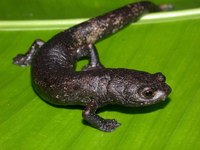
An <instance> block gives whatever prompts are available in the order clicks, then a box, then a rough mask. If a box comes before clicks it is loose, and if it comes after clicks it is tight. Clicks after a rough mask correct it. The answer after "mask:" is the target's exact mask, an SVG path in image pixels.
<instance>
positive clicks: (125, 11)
mask: <svg viewBox="0 0 200 150" xmlns="http://www.w3.org/2000/svg"><path fill="white" fill-rule="evenodd" d="M170 8H171V5H160V6H157V5H155V4H153V3H152V2H147V1H143V2H138V3H132V4H129V5H126V6H124V7H121V8H119V9H117V10H114V11H112V12H109V13H106V14H104V15H101V16H98V17H96V18H92V19H90V20H88V21H86V22H83V23H81V24H78V25H76V26H74V27H72V28H69V29H67V30H65V31H63V32H60V33H58V34H57V35H55V36H54V37H52V38H51V39H50V40H49V41H47V42H44V41H42V40H39V39H38V40H35V41H34V42H33V44H32V45H31V47H30V48H29V50H28V52H27V53H25V54H19V55H17V56H16V57H15V58H14V59H13V63H14V64H17V65H19V66H27V65H30V66H31V78H32V85H33V87H34V89H35V91H36V92H37V94H38V95H39V96H40V97H41V98H42V99H44V100H45V101H47V102H48V103H51V104H54V105H62V106H65V105H83V106H85V109H84V110H83V113H82V116H83V118H84V119H85V120H86V121H87V122H88V123H90V124H91V125H92V126H93V127H95V128H97V129H99V130H102V131H106V132H111V131H113V130H114V129H115V128H116V127H118V126H119V125H120V124H119V123H118V122H117V121H116V120H115V119H104V118H102V117H100V116H99V115H97V114H96V110H97V109H98V108H100V107H103V106H105V105H108V104H117V105H122V106H128V107H140V106H146V105H152V104H155V103H157V102H160V101H164V100H165V99H166V97H167V96H168V95H169V93H170V92H171V88H170V87H169V86H168V85H167V84H166V83H165V76H164V75H163V74H162V73H155V74H150V73H147V72H143V71H136V70H129V69H122V68H117V69H113V68H105V67H104V66H103V65H102V64H101V63H100V61H99V58H98V53H97V50H96V48H95V45H94V44H95V43H96V42H97V41H98V40H100V39H102V38H104V37H106V36H108V35H110V34H112V33H115V32H116V31H118V30H119V29H121V28H123V27H124V26H126V25H127V24H129V23H131V22H135V21H137V20H138V19H139V18H140V17H141V16H142V15H143V14H146V13H148V12H155V11H164V10H168V9H170ZM82 57H87V58H88V60H89V63H88V64H87V65H86V66H85V67H84V68H83V69H82V71H76V70H75V65H76V62H77V61H78V60H79V59H80V58H82Z"/></svg>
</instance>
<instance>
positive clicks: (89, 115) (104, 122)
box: [82, 100, 120, 132]
mask: <svg viewBox="0 0 200 150" xmlns="http://www.w3.org/2000/svg"><path fill="white" fill-rule="evenodd" d="M97 108H98V104H97V103H96V102H95V101H94V100H92V101H91V102H90V103H89V104H88V105H87V106H86V108H85V110H84V111H83V113H82V116H83V118H84V119H85V120H86V121H87V122H89V123H90V124H91V125H92V126H93V127H95V128H97V129H99V130H102V131H105V132H112V131H113V130H114V129H115V128H117V127H118V126H120V124H119V123H118V122H117V121H116V120H115V119H103V118H101V117H100V116H98V115H97V114H96V113H95V112H96V110H97Z"/></svg>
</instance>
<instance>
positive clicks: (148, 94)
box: [141, 87, 154, 99]
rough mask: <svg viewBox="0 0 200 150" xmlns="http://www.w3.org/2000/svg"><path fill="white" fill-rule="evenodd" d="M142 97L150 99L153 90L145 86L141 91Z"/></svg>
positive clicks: (152, 95)
mask: <svg viewBox="0 0 200 150" xmlns="http://www.w3.org/2000/svg"><path fill="white" fill-rule="evenodd" d="M141 95H142V97H144V98H146V99H150V98H153V97H154V90H153V89H151V88H149V87H146V88H144V89H143V90H142V92H141Z"/></svg>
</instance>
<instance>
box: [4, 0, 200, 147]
mask: <svg viewBox="0 0 200 150" xmlns="http://www.w3.org/2000/svg"><path fill="white" fill-rule="evenodd" d="M130 2H132V1H130V0H123V1H118V0H111V1H106V0H93V1H89V0H82V1H80V0H74V1H71V0H68V1H67V0H59V1H53V0H42V1H39V0H37V1H36V0H35V1H28V0H15V1H14V0H7V1H1V2H0V20H1V21H0V62H1V66H0V96H1V99H0V149H2V150H11V149H14V150H22V149H26V150H31V149H48V150H49V149H52V150H54V149H63V150H66V149H70V150H77V149H80V150H86V149H87V150H88V149H89V150H90V149H92V150H93V149H95V150H101V149H105V150H107V149H108V150H112V149H120V150H121V149H122V150H127V149H133V150H142V149H148V150H151V149H153V150H157V149H158V150H160V149H167V150H172V149H173V150H177V149H186V150H189V149H193V150H198V149H200V140H199V139H200V119H199V114H200V80H199V79H200V42H199V41H200V9H194V8H199V7H200V1H199V0H191V1H188V0H187V1H186V0H184V1H183V0H182V1H181V0H176V1H172V0H169V1H166V0H165V1H162V3H172V4H174V5H175V10H174V11H172V12H171V13H173V14H176V15H177V14H181V16H179V17H174V18H166V19H162V18H158V19H150V20H145V19H142V20H140V21H139V22H138V23H135V24H132V25H130V26H128V27H127V28H125V29H124V30H122V31H120V32H118V33H117V34H115V35H113V36H111V37H109V38H107V39H105V40H103V41H101V42H99V43H97V45H96V46H97V48H98V51H99V55H100V59H101V61H102V63H103V64H104V65H105V66H106V67H113V68H117V67H123V68H129V69H138V70H145V71H148V72H151V73H155V72H158V71H161V72H162V73H163V74H165V75H166V77H167V83H169V84H170V86H171V87H172V89H173V91H172V93H171V94H170V96H169V99H167V101H166V102H163V103H160V104H157V105H154V106H149V107H143V108H125V107H119V106H108V107H105V108H103V109H101V110H100V115H101V116H102V117H104V118H115V119H117V120H118V121H119V122H120V123H121V124H122V125H121V126H120V127H119V128H117V129H116V130H115V131H114V132H112V133H104V132H101V131H99V130H96V129H94V128H92V127H90V126H89V125H88V124H86V123H85V122H83V120H82V117H81V112H82V111H81V110H82V109H83V108H82V107H76V106H75V107H67V108H57V107H53V106H50V105H48V104H46V103H45V102H43V101H42V100H41V99H40V98H39V97H38V96H37V95H36V94H35V93H34V91H33V89H32V87H31V83H30V68H20V67H18V66H15V65H12V58H13V57H14V56H15V55H16V54H18V53H24V52H26V50H27V49H28V47H29V46H30V44H31V43H32V42H33V41H34V39H37V38H41V39H43V40H45V41H46V40H48V39H49V38H50V37H51V36H53V35H54V34H56V33H57V32H59V31H62V30H63V28H64V26H63V25H59V24H57V25H55V26H56V28H54V27H55V26H54V24H53V25H52V24H51V22H55V21H56V22H57V21H58V23H59V22H60V21H62V20H57V19H66V20H65V22H66V24H67V25H66V28H68V27H70V26H71V25H70V24H75V20H74V19H79V18H90V17H93V16H96V15H98V14H102V13H104V12H106V11H108V10H112V9H114V8H117V7H119V6H122V5H124V4H127V3H130ZM155 2H157V3H161V1H159V0H155ZM188 12H190V13H191V14H190V15H189V16H187V17H185V16H184V15H183V14H184V13H188ZM167 14H168V13H163V15H164V16H165V15H167ZM158 15H159V14H158ZM150 16H151V15H150ZM38 19H39V20H40V21H38ZM55 19H56V20H55ZM68 19H72V20H70V21H72V22H70V23H69V20H68ZM5 20H6V21H7V22H5ZM20 20H23V21H20ZM31 20H32V21H31ZM43 20H48V23H49V24H48V23H47V24H45V22H44V21H43ZM73 20H74V21H73ZM65 22H64V23H65ZM19 23H20V25H19ZM27 23H28V24H29V27H28V28H26V26H27ZM44 24H45V25H44ZM40 27H41V28H40ZM84 63H86V62H81V63H79V68H80V67H81V66H82V65H83V64H84Z"/></svg>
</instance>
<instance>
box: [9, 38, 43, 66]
mask: <svg viewBox="0 0 200 150" xmlns="http://www.w3.org/2000/svg"><path fill="white" fill-rule="evenodd" d="M44 43H45V42H44V41H42V40H39V39H38V40H35V41H34V42H33V44H32V45H31V47H30V48H29V50H28V52H27V53H25V54H18V55H17V56H16V57H14V58H13V64H16V65H19V66H28V65H31V60H32V57H33V56H34V54H35V52H36V51H38V50H39V49H40V47H42V45H44Z"/></svg>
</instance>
